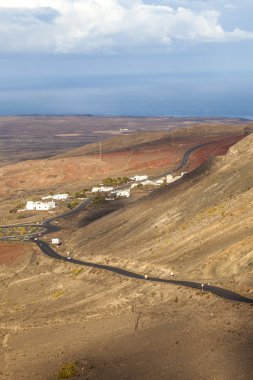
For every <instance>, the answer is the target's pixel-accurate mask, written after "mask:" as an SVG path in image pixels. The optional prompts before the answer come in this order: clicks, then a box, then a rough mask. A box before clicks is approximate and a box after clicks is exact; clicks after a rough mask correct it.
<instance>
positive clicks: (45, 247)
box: [0, 143, 253, 304]
mask: <svg viewBox="0 0 253 380" xmlns="http://www.w3.org/2000/svg"><path fill="white" fill-rule="evenodd" d="M209 144H211V143H205V144H199V145H197V146H194V147H192V148H190V149H188V150H187V151H186V152H185V154H184V156H183V158H182V162H181V163H180V165H178V166H177V167H176V168H175V170H178V169H181V168H183V167H184V166H185V165H186V164H187V162H188V160H189V157H190V155H191V154H192V153H193V152H195V151H196V150H197V149H199V148H202V147H203V146H206V145H209ZM90 203H91V200H90V199H87V200H85V201H84V202H82V203H81V204H80V205H79V206H78V207H76V208H74V209H73V210H70V211H68V212H65V213H64V214H61V215H58V216H56V217H52V218H50V219H47V220H45V221H44V222H42V223H41V224H34V223H33V224H31V225H30V226H36V227H43V228H44V232H42V234H33V236H31V237H29V238H28V239H27V240H26V241H29V242H33V243H36V244H37V246H38V247H39V248H40V250H41V251H42V252H43V253H44V254H45V255H46V256H48V257H50V258H52V259H56V260H61V261H65V262H69V263H71V264H77V265H81V266H85V267H90V268H96V269H100V270H105V271H108V272H111V273H114V274H116V275H120V276H124V277H128V278H132V279H136V280H144V281H149V282H156V283H164V284H173V285H180V286H185V287H189V288H193V289H198V290H201V291H203V292H210V293H213V294H215V295H217V296H219V297H221V298H224V299H227V300H231V301H237V302H244V303H248V304H253V299H251V298H247V297H244V296H242V295H240V294H238V293H235V292H232V291H230V290H227V289H224V288H220V287H217V286H212V285H209V284H201V283H199V282H193V281H184V280H172V279H171V280H169V279H164V278H159V277H148V278H146V277H145V275H142V274H138V273H135V272H131V271H128V270H125V269H122V268H119V267H114V266H110V265H104V264H97V263H93V262H89V261H82V260H78V259H74V258H68V257H65V256H62V255H60V254H59V253H58V252H56V251H55V250H54V249H53V248H52V247H51V246H50V245H49V244H48V243H46V242H45V241H43V240H40V239H38V236H40V235H45V234H48V233H52V232H56V231H59V230H60V228H59V227H57V226H54V225H53V226H52V224H51V223H52V222H54V221H56V220H59V219H64V218H66V217H69V216H71V215H74V214H75V213H77V212H79V211H80V210H82V209H84V208H86V207H88V206H89V205H90ZM19 226H29V224H23V225H22V224H19ZM5 227H8V226H5ZM9 227H10V226H9ZM0 240H11V239H8V238H0Z"/></svg>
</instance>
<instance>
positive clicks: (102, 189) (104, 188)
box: [91, 186, 113, 193]
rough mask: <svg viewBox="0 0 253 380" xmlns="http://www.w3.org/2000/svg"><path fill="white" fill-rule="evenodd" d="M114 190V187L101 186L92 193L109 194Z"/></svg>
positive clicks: (94, 188) (93, 189)
mask: <svg viewBox="0 0 253 380" xmlns="http://www.w3.org/2000/svg"><path fill="white" fill-rule="evenodd" d="M112 190H113V187H111V186H100V187H93V188H92V190H91V192H92V193H109V192H110V191H112Z"/></svg>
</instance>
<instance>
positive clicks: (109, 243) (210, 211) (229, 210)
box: [69, 135, 253, 292]
mask: <svg viewBox="0 0 253 380" xmlns="http://www.w3.org/2000/svg"><path fill="white" fill-rule="evenodd" d="M252 169H253V135H249V136H248V137H246V138H245V139H243V140H242V141H241V142H239V143H238V144H236V145H234V146H233V147H232V148H230V150H229V152H228V154H227V155H226V156H224V157H220V158H216V159H215V160H214V161H213V162H212V163H211V165H210V167H209V168H208V169H206V170H205V172H203V173H202V174H198V175H195V176H194V175H190V176H188V177H187V178H185V179H184V180H183V181H182V182H181V183H180V184H177V185H174V186H171V187H166V188H164V189H161V190H159V191H158V192H157V193H155V194H153V195H151V196H148V197H147V198H145V199H143V200H141V201H138V202H137V203H135V204H132V205H131V206H129V207H128V208H126V209H124V210H123V211H122V210H121V211H120V212H116V213H114V214H111V215H109V216H107V217H104V218H102V219H101V220H99V221H96V222H93V223H92V224H91V225H89V226H87V227H85V228H84V229H82V230H80V231H78V232H76V234H75V235H74V236H73V238H72V240H71V242H70V243H69V247H70V248H71V249H72V250H73V251H74V252H75V253H78V254H79V257H83V258H86V259H87V257H88V258H89V259H92V260H97V261H104V258H107V260H108V258H110V259H111V262H112V263H115V265H120V266H127V267H129V268H135V269H136V270H139V271H143V270H145V271H149V273H156V274H160V275H166V276H168V274H169V273H170V271H173V272H175V273H176V276H177V277H178V278H180V279H183V278H185V279H189V278H192V279H196V280H201V279H203V280H204V279H205V280H210V281H214V280H215V281H216V283H224V282H229V281H233V284H231V287H232V288H233V287H235V289H236V286H238V287H240V289H243V291H245V292H247V291H250V287H251V290H252V285H253V281H252V274H253V266H252V262H253V209H252V206H253V170H252Z"/></svg>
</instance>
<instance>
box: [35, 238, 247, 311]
mask: <svg viewBox="0 0 253 380" xmlns="http://www.w3.org/2000/svg"><path fill="white" fill-rule="evenodd" d="M34 242H35V243H36V244H37V245H38V247H39V248H40V249H41V251H42V252H43V253H44V254H45V255H46V256H48V257H51V258H52V259H56V260H61V261H65V262H68V263H71V264H77V265H82V266H85V267H89V268H96V269H100V270H105V271H107V272H111V273H114V274H117V275H120V276H124V277H128V278H133V279H136V280H144V281H149V282H156V283H163V284H173V285H180V286H185V287H188V288H193V289H198V290H201V291H203V292H210V293H213V294H215V295H217V296H219V297H221V298H224V299H226V300H231V301H236V302H243V303H248V304H253V299H251V298H247V297H244V296H242V295H240V294H238V293H235V292H232V291H230V290H227V289H224V288H220V287H218V286H212V285H209V284H201V283H199V282H194V281H183V280H169V279H165V278H159V277H148V279H146V278H145V275H142V274H139V273H135V272H132V271H129V270H126V269H122V268H119V267H114V266H111V265H104V264H97V263H93V262H90V261H82V260H78V259H74V258H69V259H68V258H67V257H65V256H62V255H60V254H59V253H58V252H56V251H55V250H54V249H53V248H52V247H50V246H49V244H47V243H46V242H44V241H42V240H35V241H34Z"/></svg>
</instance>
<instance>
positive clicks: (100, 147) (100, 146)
mask: <svg viewBox="0 0 253 380" xmlns="http://www.w3.org/2000/svg"><path fill="white" fill-rule="evenodd" d="M99 157H100V160H102V141H99Z"/></svg>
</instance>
